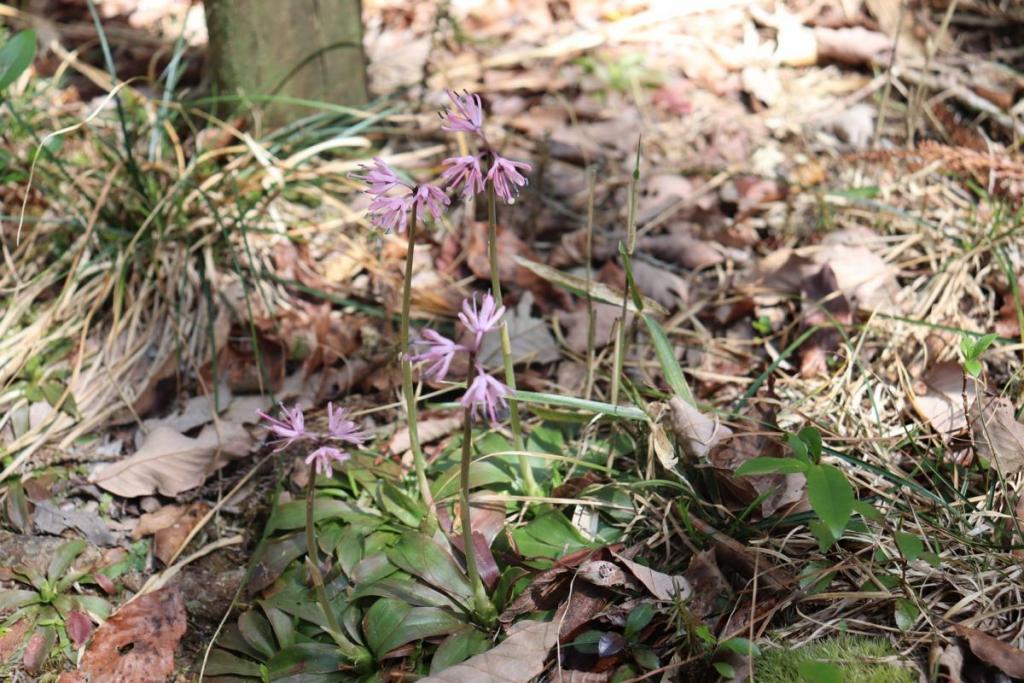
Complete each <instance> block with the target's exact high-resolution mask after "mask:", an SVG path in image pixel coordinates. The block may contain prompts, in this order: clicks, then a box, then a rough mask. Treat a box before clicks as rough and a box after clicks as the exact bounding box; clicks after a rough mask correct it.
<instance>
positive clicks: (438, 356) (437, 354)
mask: <svg viewBox="0 0 1024 683" xmlns="http://www.w3.org/2000/svg"><path fill="white" fill-rule="evenodd" d="M415 343H416V344H423V345H425V346H426V347H427V349H426V351H424V352H422V353H417V354H414V355H411V356H409V361H410V362H413V363H419V362H420V361H427V362H429V363H431V365H430V366H428V367H427V368H426V369H424V370H423V377H425V378H426V379H435V380H442V379H444V378H445V377H446V376H447V375H448V368H450V367H451V365H452V358H453V357H454V356H455V352H456V351H461V350H463V347H462V345H460V344H456V343H455V342H453V341H452V340H451V339H449V338H448V337H445V336H444V335H441V334H438V333H437V332H435V331H434V330H423V332H421V333H420V340H419V341H418V342H415Z"/></svg>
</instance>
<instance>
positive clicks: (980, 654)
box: [953, 624, 1024, 678]
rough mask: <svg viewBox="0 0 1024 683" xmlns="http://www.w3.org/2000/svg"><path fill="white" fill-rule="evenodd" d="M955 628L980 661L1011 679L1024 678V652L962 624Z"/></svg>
mask: <svg viewBox="0 0 1024 683" xmlns="http://www.w3.org/2000/svg"><path fill="white" fill-rule="evenodd" d="M953 628H955V629H956V631H957V633H959V634H960V635H961V636H963V637H964V638H966V639H967V643H968V645H970V646H971V652H973V653H974V655H975V656H976V657H977V658H978V659H980V660H981V661H983V662H985V663H986V664H990V665H992V666H994V667H996V668H997V669H999V670H1000V671H1002V672H1003V673H1004V674H1006V675H1007V676H1009V677H1010V678H1024V650H1020V649H1018V648H1016V647H1014V646H1013V645H1010V644H1009V643H1004V642H1003V641H1001V640H999V639H997V638H993V637H992V636H990V635H988V634H987V633H983V632H981V631H979V630H977V629H973V628H970V627H968V626H963V625H962V624H954V625H953Z"/></svg>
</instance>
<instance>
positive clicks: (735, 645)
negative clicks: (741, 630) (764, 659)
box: [721, 638, 761, 657]
mask: <svg viewBox="0 0 1024 683" xmlns="http://www.w3.org/2000/svg"><path fill="white" fill-rule="evenodd" d="M721 647H722V648H724V649H726V650H730V651H732V652H735V653H736V654H738V655H743V656H744V657H750V656H753V657H760V656H761V648H759V647H758V646H757V645H755V644H754V643H752V642H751V641H749V640H747V639H746V638H730V639H729V640H726V641H723V642H722V643H721Z"/></svg>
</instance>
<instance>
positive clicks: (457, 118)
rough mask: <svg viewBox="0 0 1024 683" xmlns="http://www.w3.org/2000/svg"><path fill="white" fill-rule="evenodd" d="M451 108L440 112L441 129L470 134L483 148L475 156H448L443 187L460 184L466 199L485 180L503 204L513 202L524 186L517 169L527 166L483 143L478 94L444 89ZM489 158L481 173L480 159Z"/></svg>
mask: <svg viewBox="0 0 1024 683" xmlns="http://www.w3.org/2000/svg"><path fill="white" fill-rule="evenodd" d="M448 97H449V99H451V101H452V108H451V109H450V110H449V111H448V112H446V113H445V114H443V115H442V116H443V118H444V119H445V125H444V126H442V128H443V129H444V130H447V131H452V132H462V133H471V134H474V135H476V136H477V137H478V138H479V141H480V143H481V147H482V149H483V151H482V152H481V153H479V154H476V155H469V156H458V157H450V158H448V159H445V160H444V161H442V162H441V163H442V164H443V165H444V166H445V170H444V172H443V173H442V174H441V178H442V179H443V180H444V181H445V183H446V184H447V186H448V187H449V188H452V189H457V188H458V187H459V186H462V196H463V197H465V198H469V197H471V196H473V195H475V194H478V193H480V192H483V190H484V187H485V185H486V184H487V183H490V184H491V187H493V188H494V193H495V194H496V195H498V196H499V197H501V198H502V200H504V201H505V203H507V204H514V203H515V201H516V196H517V195H518V194H519V188H521V187H525V186H526V182H527V181H526V176H524V175H523V174H522V173H521V172H520V171H523V172H526V173H529V172H530V165H529V164H527V163H525V162H522V161H512V160H510V159H506V158H505V157H503V156H501V155H499V154H498V153H497V152H496V151H495V150H494V149H493V148H492V147H491V145H490V144H489V143H488V142H487V137H486V136H485V135H484V130H483V121H484V113H483V106H482V105H481V103H480V96H479V95H471V94H469V93H468V92H467V93H463V94H461V95H459V94H457V93H454V92H452V91H451V90H449V91H448ZM487 158H489V159H490V162H491V163H490V168H489V169H488V171H487V175H486V176H484V175H483V171H482V170H481V162H482V161H483V160H484V159H487Z"/></svg>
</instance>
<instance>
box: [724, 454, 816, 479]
mask: <svg viewBox="0 0 1024 683" xmlns="http://www.w3.org/2000/svg"><path fill="white" fill-rule="evenodd" d="M809 467H810V466H809V465H808V464H807V463H805V462H801V461H800V460H797V459H796V458H767V457H761V458H751V459H750V460H748V461H746V462H745V463H743V464H742V465H740V466H739V467H737V468H736V476H738V477H754V476H759V475H762V474H797V473H800V472H804V473H806V472H807V470H808V469H809Z"/></svg>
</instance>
